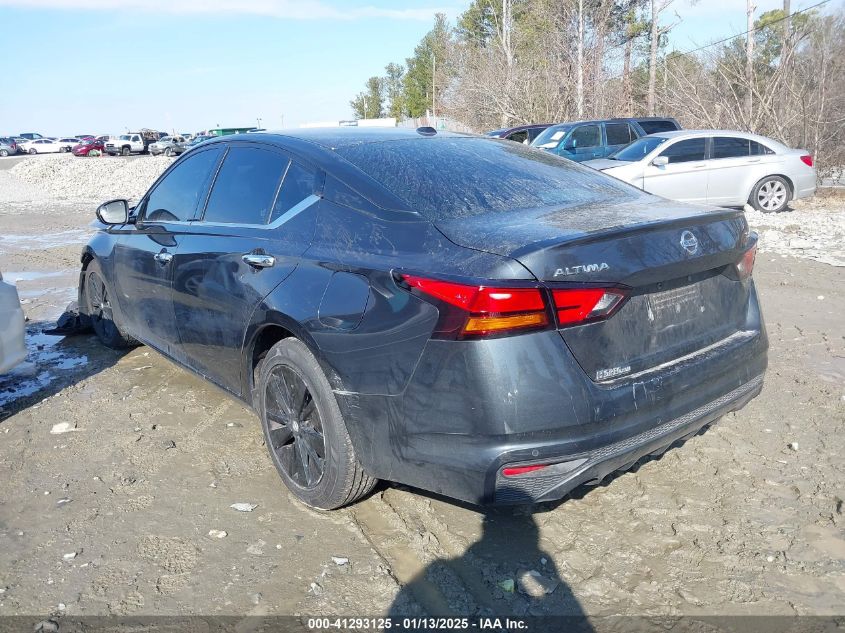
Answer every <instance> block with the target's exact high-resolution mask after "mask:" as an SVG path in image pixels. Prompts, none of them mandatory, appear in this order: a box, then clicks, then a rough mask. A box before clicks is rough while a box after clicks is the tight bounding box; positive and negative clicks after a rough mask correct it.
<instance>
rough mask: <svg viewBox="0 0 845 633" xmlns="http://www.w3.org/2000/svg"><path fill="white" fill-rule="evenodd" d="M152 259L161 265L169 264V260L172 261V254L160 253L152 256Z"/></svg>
mask: <svg viewBox="0 0 845 633" xmlns="http://www.w3.org/2000/svg"><path fill="white" fill-rule="evenodd" d="M153 259H154V260H156V261H157V262H158V263H159V264H162V265H164V264H169V263H170V260H171V259H173V254H172V253H168V252H167V251H161V252H160V253H156V254H155V255H153Z"/></svg>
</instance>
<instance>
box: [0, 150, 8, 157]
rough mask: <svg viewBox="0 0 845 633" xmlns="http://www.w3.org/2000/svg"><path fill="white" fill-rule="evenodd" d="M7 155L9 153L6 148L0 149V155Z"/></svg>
mask: <svg viewBox="0 0 845 633" xmlns="http://www.w3.org/2000/svg"><path fill="white" fill-rule="evenodd" d="M8 155H9V151H8V150H5V149H0V156H2V157H3V158H6V156H8Z"/></svg>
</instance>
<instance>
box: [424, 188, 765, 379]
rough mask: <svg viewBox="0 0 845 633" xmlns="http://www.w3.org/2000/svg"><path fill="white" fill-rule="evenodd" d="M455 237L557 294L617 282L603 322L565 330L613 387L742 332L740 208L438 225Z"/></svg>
mask: <svg viewBox="0 0 845 633" xmlns="http://www.w3.org/2000/svg"><path fill="white" fill-rule="evenodd" d="M436 225H437V227H438V229H440V231H441V232H443V233H444V234H445V235H446V236H447V237H448V238H449V239H450V240H452V241H453V242H455V243H457V244H460V245H462V246H465V247H468V248H473V249H476V250H481V251H486V252H492V253H496V254H499V255H504V256H508V257H511V258H513V259H516V260H517V261H519V262H520V263H521V264H522V265H523V266H525V267H526V268H527V269H528V270H529V271H531V273H532V274H533V275H534V276H535V277H536V278H537V279H538V280H540V281H542V282H544V284H545V285H547V286H548V287H550V288H558V287H559V288H565V287H567V286H573V285H576V286H577V285H618V286H624V287H626V288H628V289H629V292H630V297H629V298H628V300H627V301H626V303H625V304H624V305H623V306H622V308H621V309H619V310H618V311H617V312H616V313H615V314H613V315H612V316H611V317H610V318H609V319H607V320H606V321H598V322H593V323H588V324H584V325H579V326H574V327H567V328H562V329H560V334H561V336H562V337H563V339H564V341H565V342H566V344H567V346H568V347H569V348H570V350H571V351H572V353H573V355H574V356H575V358H576V359H577V360H578V362H579V364H580V365H581V367H582V368H583V369H584V371H585V372H586V373H587V374H588V375H589V376H590V377H591V378H592V379H593V380H596V381H604V380H611V379H615V378H618V377H621V376H625V375H630V374H633V373H637V372H639V371H643V370H646V369H649V368H652V367H656V366H658V365H661V364H664V363H667V362H670V361H673V360H676V359H678V358H681V357H682V356H685V355H687V354H690V353H692V352H695V351H697V350H700V349H703V348H705V347H707V346H709V345H712V344H713V343H715V342H717V341H720V340H722V339H725V338H727V337H730V336H732V335H733V334H736V333H737V332H740V331H742V330H743V328H744V324H745V322H746V316H747V311H748V302H749V293H750V284H749V283H748V282H742V281H739V280H737V279H736V278H735V277H733V278H732V277H731V273H732V270H733V265H734V264H735V263H736V262H737V261H738V260H739V259H740V258H741V256H742V254H743V253H744V252H745V251H746V250H747V249H748V247H749V242H748V240H749V237H748V225H747V223H746V221H745V217H744V215H743V214H742V212H741V211H732V210H727V209H715V210H708V209H706V208H703V207H697V206H692V205H685V204H680V203H675V202H670V201H668V200H662V199H659V198H652V197H643V198H640V199H639V200H636V201H633V203H632V201H627V202H626V203H620V204H612V205H607V204H603V205H601V206H592V205H587V206H580V207H570V208H565V209H551V210H550V209H532V210H525V211H516V212H513V213H498V214H483V215H477V216H473V217H463V218H459V219H454V220H451V219H450V220H439V221H437V222H436Z"/></svg>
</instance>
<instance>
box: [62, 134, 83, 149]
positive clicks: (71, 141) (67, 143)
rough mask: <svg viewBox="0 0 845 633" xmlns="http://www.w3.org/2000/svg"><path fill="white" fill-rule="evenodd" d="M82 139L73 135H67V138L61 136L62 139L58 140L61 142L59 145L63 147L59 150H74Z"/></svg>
mask: <svg viewBox="0 0 845 633" xmlns="http://www.w3.org/2000/svg"><path fill="white" fill-rule="evenodd" d="M81 140H82V139H79V138H76V137H72V136H67V137H65V138H60V139H59V140H58V141H57V142H58V143H59V145H61V149H60V150H59V151H61V152H69V151H70V150H72V149H73V148H74V147H76V146H77V145H79V142H80V141H81Z"/></svg>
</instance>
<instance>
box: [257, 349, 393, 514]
mask: <svg viewBox="0 0 845 633" xmlns="http://www.w3.org/2000/svg"><path fill="white" fill-rule="evenodd" d="M257 373H258V376H257V382H258V400H259V402H258V410H259V414H260V416H261V427H262V429H263V431H264V440H265V442H266V443H267V448H268V449H269V451H270V458H271V459H272V461H273V465H274V466H275V467H276V470H277V471H278V472H279V475H280V476H281V478H282V480H283V481H284V482H285V485H286V486H287V487H288V489H290V491H291V492H293V494H294V495H296V496H297V497H298V498H299V499H300V500H302V501H303V502H305V503H306V504H308V505H309V506H312V507H315V508H320V509H323V510H334V509H335V508H339V507H341V506H344V505H347V504H349V503H352V502H353V501H356V500H357V499H360V498H361V497H362V496H364V495H365V494H367V493H368V492H369V491H370V490H372V488H373V486H374V485H375V484H376V479H374V478H373V477H370V476H369V475H368V474H367V473H366V472H364V470H363V468H362V467H361V464H360V462H359V461H358V459H357V457H356V456H355V449H354V448H353V446H352V440H351V439H350V437H349V433H348V432H347V430H346V424H345V422H344V420H343V416H342V414H341V412H340V408H339V407H338V404H337V401H336V400H335V396H334V393H333V392H332V388H331V385H329V381H328V380H327V379H326V376H325V374H324V373H323V370H322V368H321V367H320V364H319V363H318V362H317V359H316V358H315V357H314V355H313V354H312V353H311V351H310V350H309V349H308V348H307V347H306V346H305V344H304V343H302V342H301V341H299V340H297V339H294V338H287V339H283V340H282V341H279V342H278V343H276V344H275V345H274V346H273V347H272V348H271V349H270V351H269V352H268V353H267V356H266V357H265V358H264V360H263V361H262V362H261V365H260V367H259V370H258V372H257Z"/></svg>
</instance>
